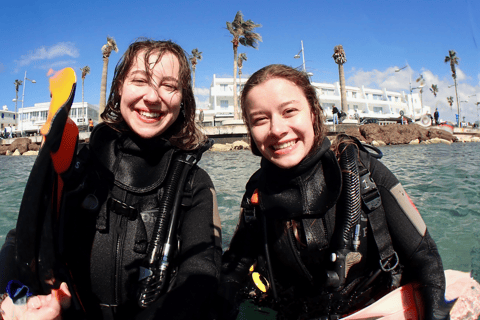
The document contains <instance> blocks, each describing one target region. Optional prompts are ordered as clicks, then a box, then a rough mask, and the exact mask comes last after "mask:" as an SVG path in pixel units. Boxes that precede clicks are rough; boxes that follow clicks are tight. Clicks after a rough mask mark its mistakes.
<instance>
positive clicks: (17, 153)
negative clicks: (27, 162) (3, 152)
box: [12, 149, 22, 156]
mask: <svg viewBox="0 0 480 320" xmlns="http://www.w3.org/2000/svg"><path fill="white" fill-rule="evenodd" d="M21 155H22V154H21V153H20V151H19V150H18V149H16V150H15V152H14V153H12V156H21Z"/></svg>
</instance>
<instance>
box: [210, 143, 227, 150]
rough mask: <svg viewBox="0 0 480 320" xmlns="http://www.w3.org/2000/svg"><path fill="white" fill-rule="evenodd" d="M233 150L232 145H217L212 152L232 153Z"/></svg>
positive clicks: (212, 148)
mask: <svg viewBox="0 0 480 320" xmlns="http://www.w3.org/2000/svg"><path fill="white" fill-rule="evenodd" d="M230 150H232V147H231V145H230V146H229V145H226V144H220V143H215V144H214V145H213V146H212V147H211V148H210V151H230Z"/></svg>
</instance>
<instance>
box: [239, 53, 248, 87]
mask: <svg viewBox="0 0 480 320" xmlns="http://www.w3.org/2000/svg"><path fill="white" fill-rule="evenodd" d="M243 61H247V54H246V53H240V54H239V55H238V61H237V63H238V80H239V82H240V88H241V87H242V68H243Z"/></svg>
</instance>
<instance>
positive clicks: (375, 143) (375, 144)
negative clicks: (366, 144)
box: [371, 140, 387, 147]
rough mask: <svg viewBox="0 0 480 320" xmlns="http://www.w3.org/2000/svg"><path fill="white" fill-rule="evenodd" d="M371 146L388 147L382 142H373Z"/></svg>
mask: <svg viewBox="0 0 480 320" xmlns="http://www.w3.org/2000/svg"><path fill="white" fill-rule="evenodd" d="M371 145H372V146H374V147H381V146H386V145H387V144H386V143H385V142H383V141H382V140H373V141H372V143H371Z"/></svg>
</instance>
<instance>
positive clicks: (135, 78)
mask: <svg viewBox="0 0 480 320" xmlns="http://www.w3.org/2000/svg"><path fill="white" fill-rule="evenodd" d="M130 82H131V83H133V84H135V85H143V84H147V83H148V79H147V77H146V76H142V75H138V74H135V75H132V76H130Z"/></svg>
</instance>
